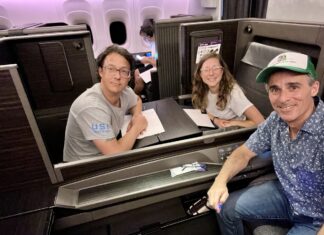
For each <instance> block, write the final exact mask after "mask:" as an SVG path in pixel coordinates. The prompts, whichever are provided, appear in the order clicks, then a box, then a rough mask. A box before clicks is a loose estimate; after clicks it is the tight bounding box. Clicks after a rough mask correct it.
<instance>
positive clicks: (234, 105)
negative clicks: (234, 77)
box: [229, 84, 253, 117]
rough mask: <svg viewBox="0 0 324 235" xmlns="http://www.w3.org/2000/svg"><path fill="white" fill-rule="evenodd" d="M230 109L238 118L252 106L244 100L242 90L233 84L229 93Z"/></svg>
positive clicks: (246, 99)
mask: <svg viewBox="0 0 324 235" xmlns="http://www.w3.org/2000/svg"><path fill="white" fill-rule="evenodd" d="M229 102H230V107H231V109H232V111H233V112H234V113H235V114H236V115H237V116H238V117H240V116H242V115H243V114H244V112H245V110H247V109H248V108H249V107H251V106H252V105H253V104H252V103H251V102H250V101H249V100H248V98H246V96H245V95H244V93H243V91H242V89H241V88H240V87H239V86H238V85H237V84H235V86H234V88H233V90H232V93H231V99H230V101H229Z"/></svg>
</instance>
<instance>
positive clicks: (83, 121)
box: [63, 83, 137, 162]
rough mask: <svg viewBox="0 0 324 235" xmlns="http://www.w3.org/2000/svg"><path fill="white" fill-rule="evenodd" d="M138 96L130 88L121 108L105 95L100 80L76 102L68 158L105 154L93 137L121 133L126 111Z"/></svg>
mask: <svg viewBox="0 0 324 235" xmlns="http://www.w3.org/2000/svg"><path fill="white" fill-rule="evenodd" d="M136 103H137V96H136V94H135V93H134V91H133V90H132V89H131V88H130V87H127V88H126V89H124V90H123V91H122V94H121V96H120V107H115V106H113V105H111V104H110V103H109V102H108V101H107V100H106V98H105V97H104V95H103V93H102V91H101V87H100V83H97V84H95V85H93V86H92V87H91V88H89V89H87V90H86V91H85V92H83V93H82V94H81V95H80V96H79V97H78V98H77V99H76V100H75V101H74V102H73V104H72V106H71V109H70V113H69V117H68V121H67V125H66V131H65V142H64V151H63V160H64V161H67V162H69V161H75V160H79V159H85V158H89V157H93V156H100V155H102V154H101V152H100V151H99V149H97V147H96V146H95V144H94V143H93V141H92V140H95V139H103V140H110V139H114V138H116V137H117V136H118V134H119V132H120V130H121V127H122V125H123V121H124V116H125V114H126V113H127V112H128V111H129V110H130V109H131V108H132V107H134V106H135V105H136Z"/></svg>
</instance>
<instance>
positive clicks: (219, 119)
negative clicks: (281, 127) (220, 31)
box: [192, 53, 264, 128]
mask: <svg viewBox="0 0 324 235" xmlns="http://www.w3.org/2000/svg"><path fill="white" fill-rule="evenodd" d="M192 104H193V106H194V108H199V109H201V110H202V111H206V112H207V114H208V116H209V118H210V119H211V120H212V122H213V123H214V124H215V125H217V126H218V127H221V128H222V127H229V126H240V127H251V126H255V125H258V124H259V123H261V122H263V121H264V118H263V116H262V114H261V113H260V112H259V110H258V109H257V108H256V107H255V106H254V105H253V104H252V103H251V102H250V101H249V100H248V99H247V98H246V96H245V95H244V93H243V91H242V89H241V88H240V87H239V85H238V84H237V83H236V82H235V80H234V77H233V75H232V74H231V73H230V71H229V70H228V67H227V65H226V64H225V62H224V60H223V59H222V58H221V56H220V55H219V54H215V53H209V54H206V55H205V56H203V57H202V58H201V60H200V61H199V63H198V65H197V68H196V71H195V73H194V80H193V88H192Z"/></svg>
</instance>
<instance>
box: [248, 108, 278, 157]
mask: <svg viewBox="0 0 324 235" xmlns="http://www.w3.org/2000/svg"><path fill="white" fill-rule="evenodd" d="M274 118H275V117H274V113H272V114H271V115H270V116H269V117H268V118H267V119H266V120H265V121H264V122H263V123H261V124H260V125H259V126H258V129H257V130H256V131H255V132H254V133H253V134H252V135H251V136H250V137H249V139H248V140H247V141H246V142H245V146H246V147H247V148H248V149H249V150H251V151H252V152H254V153H256V154H262V153H264V152H267V151H271V130H272V127H273V126H274V125H276V124H275V123H274Z"/></svg>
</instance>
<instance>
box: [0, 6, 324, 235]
mask: <svg viewBox="0 0 324 235" xmlns="http://www.w3.org/2000/svg"><path fill="white" fill-rule="evenodd" d="M35 2H37V1H35ZM54 2H55V1H54ZM179 2H181V1H175V3H174V8H172V1H154V0H152V1H141V0H132V1H131V0H123V1H117V0H103V1H93V2H92V3H91V1H87V0H66V1H63V0H62V1H61V3H60V4H61V6H60V7H61V8H59V7H58V6H56V5H55V4H54V3H52V2H51V3H48V4H50V6H51V8H52V9H55V11H56V12H60V13H58V15H57V18H55V17H53V15H51V14H52V13H50V11H49V12H46V11H45V12H44V14H49V15H48V19H51V20H48V21H47V22H45V21H44V20H43V19H41V21H40V22H35V21H34V22H29V21H23V20H21V21H19V20H17V21H16V22H14V21H11V14H12V12H10V11H11V10H13V9H14V8H17V9H16V12H17V13H19V12H20V11H23V6H22V5H23V3H21V5H19V6H18V7H17V5H15V3H16V2H15V1H12V3H11V2H9V1H7V2H6V1H0V29H1V30H0V50H1V53H0V62H1V64H0V101H1V102H0V125H1V130H0V136H1V139H2V140H1V144H0V152H1V170H0V175H1V179H2V180H1V183H0V192H1V193H0V199H1V203H0V205H1V206H0V231H5V233H4V234H16V235H18V234H53V235H63V234H107V235H117V234H122V235H124V234H125V235H135V234H138V235H139V234H152V235H153V234H169V235H171V234H192V235H194V234H219V235H220V234H221V232H220V230H219V227H218V225H217V220H216V215H215V213H214V212H212V211H208V212H206V213H202V214H199V215H196V216H192V215H188V213H187V211H188V209H189V207H190V206H191V205H192V204H193V203H194V202H195V201H197V200H198V199H199V198H201V197H202V196H203V195H206V192H207V190H208V188H209V187H210V186H211V184H212V182H213V180H214V178H215V176H216V175H217V174H218V173H219V171H220V169H221V167H222V165H223V163H224V161H226V157H227V156H228V155H229V154H230V153H231V152H232V151H233V150H234V149H235V148H237V147H238V146H239V145H241V144H243V143H244V142H245V141H246V140H247V138H248V137H249V136H250V135H251V134H252V133H253V132H254V130H255V128H254V127H253V128H201V127H198V126H197V125H195V124H194V123H193V122H192V120H191V119H190V118H189V117H188V116H187V115H186V114H185V113H184V112H183V110H182V108H183V107H187V106H188V105H190V95H189V94H191V92H192V77H193V73H194V69H195V66H196V59H197V57H198V56H199V55H198V53H199V47H200V46H201V45H217V46H218V47H217V48H218V50H219V51H218V53H220V54H221V55H222V57H223V58H224V60H225V62H226V63H227V65H228V67H229V69H230V71H231V72H232V73H233V74H234V77H235V78H236V80H237V82H238V84H239V85H240V86H241V87H242V89H243V90H244V92H245V94H246V96H247V98H248V99H249V100H250V101H251V102H252V103H253V104H254V105H255V106H256V107H257V108H258V109H259V110H260V111H261V113H262V114H263V115H264V117H267V116H268V115H269V114H270V113H271V112H272V111H273V109H272V107H271V104H270V102H269V100H268V95H267V92H266V90H265V87H264V85H263V84H259V83H256V82H255V77H256V75H257V74H258V72H259V71H261V70H262V69H263V68H264V67H265V66H266V65H267V64H268V62H269V61H270V60H271V59H272V58H273V57H274V56H276V55H278V54H280V53H282V52H286V51H294V52H301V53H304V54H307V55H309V56H310V57H311V59H312V61H313V63H314V65H315V67H316V71H317V73H318V75H319V81H320V83H321V88H320V94H319V95H320V97H321V99H323V98H324V92H323V90H324V49H323V48H324V25H323V23H314V22H295V21H283V20H269V19H264V18H251V17H248V18H237V19H224V20H223V19H221V16H220V14H221V12H220V9H219V5H217V6H216V5H214V4H215V3H216V2H218V1H184V2H186V4H187V12H184V14H180V15H179V14H178V12H177V8H179V9H180V7H181V6H180V5H181V3H179ZM197 2H199V4H200V3H201V4H202V5H199V9H198V10H196V11H194V10H190V9H194V8H195V7H197V6H196V4H198V3H197ZM220 2H221V1H220ZM37 3H38V4H43V3H40V2H37ZM46 4H47V3H46ZM204 4H205V5H204ZM209 4H210V5H209ZM201 6H205V7H201ZM6 7H7V8H6ZM26 7H28V6H27V5H26ZM31 7H32V6H31ZM134 7H135V8H136V11H133V10H132V9H133V8H134ZM47 9H48V8H47ZM165 9H173V10H169V11H168V12H167V11H166V10H165ZM130 12H131V14H130ZM211 12H212V13H211ZM99 13H100V14H99ZM60 14H61V15H60ZM28 17H30V19H31V16H28ZM28 17H26V18H28ZM148 18H149V19H154V20H155V35H156V47H157V51H158V52H159V57H158V65H157V69H156V71H152V72H151V77H152V81H151V84H150V87H149V90H147V91H146V97H145V102H144V103H143V108H144V109H148V108H154V109H155V110H156V112H157V114H158V116H159V118H160V119H161V121H162V123H163V125H165V126H164V127H165V129H166V132H165V133H162V134H159V135H156V136H152V137H146V138H144V139H141V140H140V141H137V142H136V144H135V147H134V149H132V150H129V151H126V152H123V153H119V154H114V155H111V156H103V157H95V158H91V159H85V160H79V161H75V162H63V145H64V133H65V126H66V121H67V117H68V113H69V109H70V106H71V104H72V102H73V101H74V100H75V99H76V98H77V97H78V96H79V95H80V94H81V93H82V92H83V91H85V90H86V89H87V88H89V87H91V86H92V85H93V84H95V83H97V82H98V81H99V80H98V77H97V72H96V70H97V68H96V56H97V55H98V54H99V53H100V52H101V51H102V50H103V49H104V48H105V47H106V46H107V45H110V44H113V43H116V44H119V45H121V46H123V47H125V48H127V49H128V50H129V51H130V52H132V53H133V54H134V56H135V55H137V54H138V55H143V54H144V53H146V52H147V48H146V47H145V45H144V43H143V42H142V41H141V40H140V36H139V34H138V32H139V30H138V29H139V27H140V25H141V23H142V22H143V20H144V19H148ZM12 19H13V18H12ZM104 22H105V24H104ZM107 22H109V23H107ZM17 25H18V26H17ZM132 27H134V28H135V29H132ZM109 35H111V36H110V37H109ZM193 162H202V163H205V164H206V166H207V169H208V170H207V171H205V172H190V173H186V174H183V175H181V176H176V177H172V176H171V175H170V169H172V168H175V167H179V166H182V165H184V164H190V163H193ZM274 177H275V175H274V171H273V165H272V161H271V156H268V155H266V154H265V155H264V156H257V157H256V158H254V159H253V160H252V161H251V162H250V163H249V165H248V166H247V168H246V169H245V170H243V171H242V172H241V173H239V175H237V176H236V177H235V178H234V179H232V181H231V182H230V184H229V189H230V191H234V190H238V189H241V188H244V187H247V186H248V185H252V184H257V183H259V182H261V181H264V180H269V179H273V178H274ZM259 225H260V224H257V223H246V224H245V227H246V228H245V229H246V234H253V235H258V234H265V233H262V231H261V233H258V232H257V230H256V228H257V227H258V226H259ZM0 233H2V232H0ZM278 234H283V233H278Z"/></svg>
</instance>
